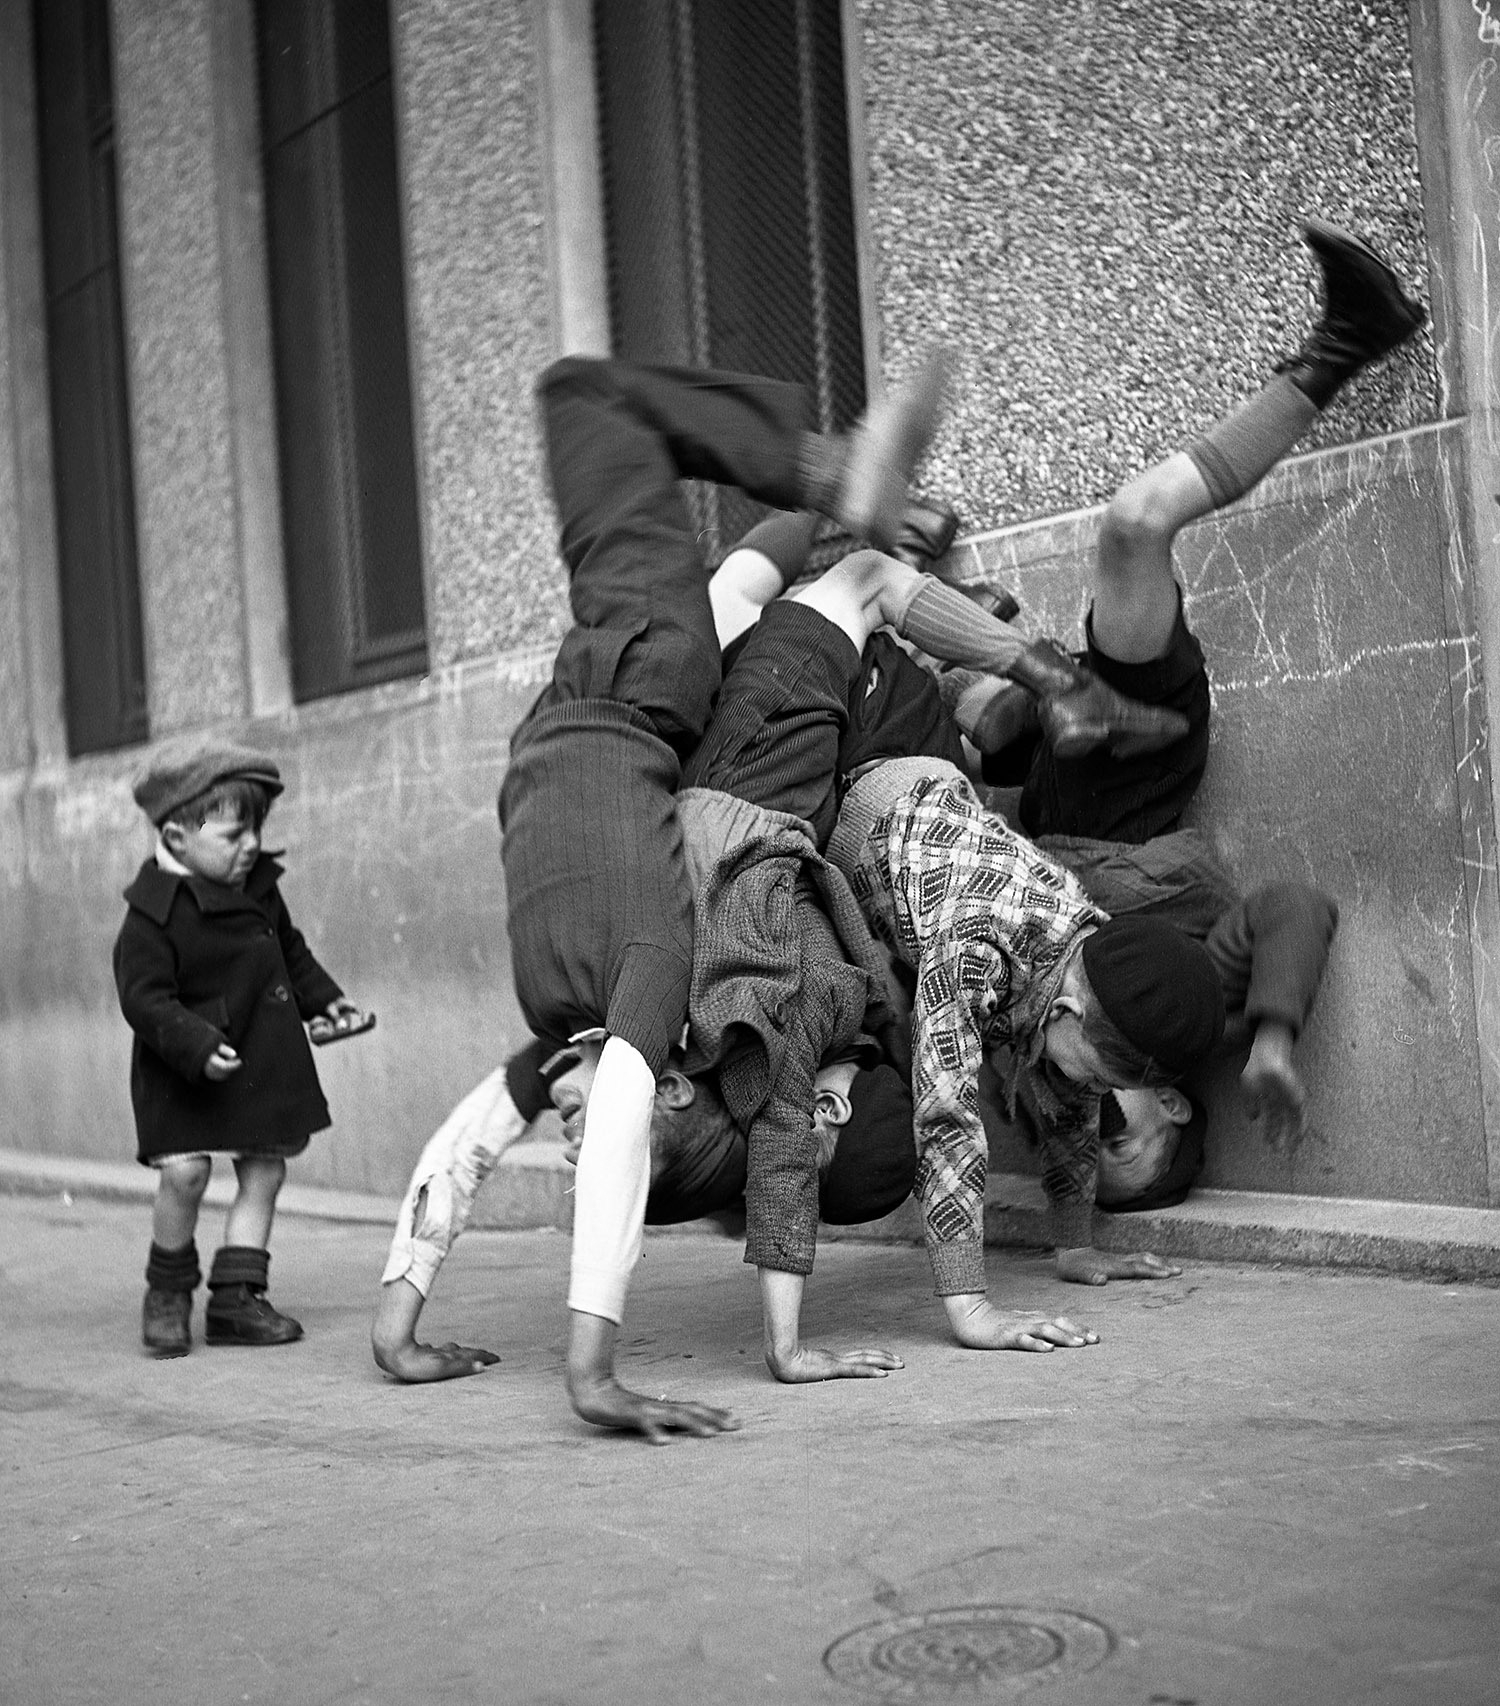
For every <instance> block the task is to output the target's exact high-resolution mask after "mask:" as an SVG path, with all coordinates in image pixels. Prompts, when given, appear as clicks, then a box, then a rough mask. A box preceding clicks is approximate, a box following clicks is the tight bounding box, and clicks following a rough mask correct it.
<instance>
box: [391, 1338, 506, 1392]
mask: <svg viewBox="0 0 1500 1706" xmlns="http://www.w3.org/2000/svg"><path fill="white" fill-rule="evenodd" d="M375 1360H376V1362H378V1363H379V1364H380V1366H381V1367H382V1368H383V1369H384V1370H385V1371H386V1373H387V1374H393V1375H395V1377H396V1379H397V1380H404V1381H407V1382H408V1383H409V1384H411V1385H413V1386H415V1385H419V1384H421V1383H422V1382H424V1381H432V1380H459V1379H462V1378H463V1376H464V1375H466V1374H478V1373H480V1371H481V1370H483V1369H486V1368H491V1367H493V1366H494V1364H495V1363H497V1362H499V1360H500V1359H499V1357H497V1356H496V1355H495V1353H494V1352H493V1351H486V1350H481V1349H480V1347H479V1346H478V1345H459V1344H455V1343H454V1342H453V1341H452V1340H451V1339H450V1340H449V1341H448V1343H447V1344H446V1345H424V1344H420V1343H418V1341H417V1340H415V1339H409V1340H407V1342H406V1343H405V1344H403V1345H392V1346H388V1347H385V1348H382V1349H379V1350H377V1351H376V1352H375Z"/></svg>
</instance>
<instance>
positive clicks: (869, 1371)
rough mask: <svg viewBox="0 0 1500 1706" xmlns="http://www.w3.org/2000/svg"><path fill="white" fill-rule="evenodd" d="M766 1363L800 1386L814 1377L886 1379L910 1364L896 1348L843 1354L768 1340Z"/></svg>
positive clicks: (788, 1380)
mask: <svg viewBox="0 0 1500 1706" xmlns="http://www.w3.org/2000/svg"><path fill="white" fill-rule="evenodd" d="M766 1367H767V1368H769V1369H770V1371H771V1373H772V1374H774V1375H775V1376H776V1378H777V1379H778V1380H781V1381H784V1382H785V1383H786V1384H787V1385H788V1386H799V1385H803V1384H806V1383H808V1382H811V1381H814V1380H872V1379H875V1380H884V1379H885V1377H886V1375H887V1374H889V1373H890V1371H891V1370H892V1369H893V1368H905V1367H906V1364H905V1363H904V1362H902V1360H901V1358H900V1357H898V1356H897V1355H896V1353H895V1352H894V1351H880V1350H867V1351H849V1352H847V1353H846V1354H845V1355H843V1356H839V1355H838V1353H837V1352H835V1351H820V1350H814V1349H813V1347H812V1346H811V1345H803V1344H795V1345H793V1346H792V1347H791V1348H790V1349H789V1350H779V1349H777V1348H776V1347H775V1346H773V1345H769V1344H768V1345H767V1346H766Z"/></svg>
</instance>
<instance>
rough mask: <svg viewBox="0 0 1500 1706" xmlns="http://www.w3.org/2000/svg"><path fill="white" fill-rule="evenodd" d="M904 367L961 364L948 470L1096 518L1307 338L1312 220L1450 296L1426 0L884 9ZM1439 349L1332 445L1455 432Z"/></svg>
mask: <svg viewBox="0 0 1500 1706" xmlns="http://www.w3.org/2000/svg"><path fill="white" fill-rule="evenodd" d="M858 13H859V18H860V22H861V35H862V43H861V51H862V59H863V68H864V85H865V91H866V104H867V124H868V130H869V144H870V152H869V180H870V221H871V227H872V240H873V244H874V249H875V254H876V267H877V279H878V303H879V318H880V328H881V337H882V343H883V350H884V366H885V371H886V374H887V376H888V377H891V378H897V377H899V376H900V375H901V374H902V373H904V372H906V371H908V370H909V369H910V367H911V366H912V365H913V363H914V362H915V360H916V359H917V358H918V356H919V355H920V354H921V353H922V352H923V351H924V350H925V349H927V348H929V347H930V346H932V345H934V344H939V343H940V344H945V345H947V346H949V347H950V348H952V349H953V350H954V351H955V352H956V355H957V358H958V361H957V374H956V383H955V386H954V400H953V407H952V410H951V413H950V416H949V419H948V422H947V424H946V425H945V427H944V429H943V431H942V434H941V436H940V438H939V441H938V444H937V446H936V448H935V451H934V453H933V456H932V457H931V459H930V462H929V466H928V472H927V483H928V484H929V485H930V486H931V487H932V488H933V489H935V490H940V491H943V492H946V493H949V494H951V496H952V497H954V498H955V499H956V500H957V501H958V502H959V504H960V506H961V508H962V511H963V514H964V516H965V519H966V521H967V522H968V523H969V524H970V525H972V526H973V527H974V528H976V529H985V528H991V527H995V526H999V525H1001V524H1003V523H1005V522H1007V521H1013V520H1016V519H1020V518H1024V517H1031V516H1040V515H1049V514H1058V513H1061V512H1066V511H1068V510H1072V509H1075V508H1078V507H1081V506H1083V505H1087V504H1092V503H1097V502H1099V501H1101V500H1102V499H1103V498H1105V497H1107V496H1108V494H1109V493H1110V491H1112V490H1113V489H1114V487H1115V486H1116V485H1117V484H1118V483H1119V482H1120V480H1121V479H1122V478H1124V477H1125V476H1126V475H1128V474H1130V473H1132V472H1133V471H1135V470H1136V469H1137V468H1140V467H1144V466H1146V465H1147V464H1148V463H1150V462H1152V461H1155V460H1156V459H1157V458H1158V457H1159V456H1161V455H1162V454H1163V453H1165V452H1166V451H1168V450H1170V449H1173V448H1175V447H1176V446H1177V445H1178V444H1180V443H1181V442H1183V441H1184V440H1185V439H1186V438H1188V437H1190V436H1191V435H1192V434H1194V433H1196V432H1197V431H1198V430H1200V429H1201V428H1202V426H1203V425H1204V424H1206V423H1207V422H1208V421H1210V420H1212V419H1213V418H1214V417H1215V416H1216V415H1217V414H1219V413H1220V412H1222V410H1223V408H1224V407H1225V405H1226V404H1228V403H1229V402H1230V401H1232V400H1234V399H1236V398H1238V397H1239V396H1241V395H1243V394H1244V392H1245V391H1246V390H1247V389H1249V388H1250V386H1251V385H1252V384H1254V383H1255V382H1256V381H1257V380H1258V378H1259V377H1260V376H1261V375H1263V374H1264V373H1265V372H1266V371H1267V370H1268V368H1269V367H1270V366H1271V365H1272V364H1273V363H1274V362H1275V361H1277V360H1279V359H1280V358H1281V357H1282V356H1284V355H1286V354H1289V353H1290V352H1291V349H1292V348H1293V347H1295V343H1296V341H1297V340H1298V339H1299V338H1300V336H1301V332H1302V329H1303V327H1304V326H1305V324H1306V322H1307V318H1308V315H1309V313H1310V311H1311V309H1312V308H1313V306H1314V304H1315V300H1316V298H1315V289H1316V274H1315V273H1314V271H1313V269H1312V268H1311V266H1310V264H1309V262H1308V258H1307V256H1306V253H1305V251H1304V250H1303V249H1302V248H1301V247H1300V244H1299V243H1298V240H1297V221H1298V220H1299V218H1301V217H1302V216H1304V215H1306V214H1310V213H1316V214H1320V215H1322V216H1324V217H1327V218H1331V219H1334V220H1338V221H1340V222H1343V223H1346V224H1353V225H1354V226H1356V227H1357V228H1358V229H1360V230H1362V231H1365V232H1368V233H1369V234H1370V235H1371V236H1372V237H1373V239H1374V240H1375V241H1376V242H1377V244H1378V245H1379V246H1380V247H1381V248H1382V249H1383V250H1385V251H1386V252H1387V253H1388V254H1389V256H1390V257H1391V259H1392V260H1393V261H1394V262H1395V263H1396V265H1397V266H1398V267H1399V268H1400V270H1401V271H1402V272H1403V273H1404V274H1405V276H1406V277H1407V279H1408V280H1409V281H1410V282H1411V283H1412V284H1413V285H1414V286H1415V287H1416V288H1417V289H1418V290H1420V291H1421V292H1422V293H1423V294H1426V289H1427V286H1426V266H1425V248H1424V239H1423V226H1422V204H1421V194H1420V186H1419V183H1418V174H1417V151H1416V133H1415V124H1414V118H1413V95H1412V80H1411V62H1410V42H1409V36H1408V25H1407V16H1406V6H1405V3H1404V0H1319V3H1318V4H1317V5H1312V6H1310V5H1307V4H1306V3H1305V0H1108V3H1099V0H1007V3H1006V4H1005V5H1003V6H998V5H997V6H981V5H973V4H969V3H968V0H859V5H858ZM1437 413H1438V406H1437V382H1436V377H1435V369H1434V364H1433V355H1432V347H1431V342H1430V339H1429V337H1428V335H1427V334H1425V333H1424V334H1423V336H1422V338H1421V340H1420V341H1419V343H1418V344H1417V345H1416V346H1415V348H1414V349H1413V350H1412V351H1411V352H1410V353H1405V354H1403V355H1402V356H1401V357H1400V358H1399V359H1398V360H1397V361H1396V362H1394V363H1392V364H1391V365H1390V366H1389V367H1388V368H1386V369H1385V370H1383V371H1382V372H1381V373H1379V374H1376V375H1372V376H1370V377H1368V378H1366V379H1362V380H1361V381H1360V383H1359V384H1358V385H1356V386H1355V387H1352V388H1351V390H1350V392H1349V393H1348V394H1347V397H1346V398H1345V399H1341V400H1340V401H1339V403H1338V405H1337V406H1336V407H1335V408H1334V409H1333V410H1331V411H1330V413H1329V415H1328V417H1327V419H1326V421H1325V422H1324V424H1323V426H1322V428H1321V432H1320V436H1319V439H1318V440H1317V442H1324V443H1339V442H1347V441H1349V440H1353V439H1357V438H1361V437H1365V436H1367V435H1369V434H1370V433H1375V432H1387V431H1391V430H1393V429H1396V428H1400V427H1406V426H1411V425H1415V424H1417V423H1418V422H1421V421H1428V420H1432V419H1435V418H1436V416H1437Z"/></svg>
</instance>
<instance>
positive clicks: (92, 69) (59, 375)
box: [33, 0, 148, 756]
mask: <svg viewBox="0 0 1500 1706" xmlns="http://www.w3.org/2000/svg"><path fill="white" fill-rule="evenodd" d="M33 18H34V24H35V43H36V87H37V120H38V146H39V153H40V156H41V203H42V259H43V267H44V271H45V279H46V283H45V293H46V315H47V368H48V383H49V389H50V402H51V414H52V467H53V483H54V497H55V502H56V510H57V553H58V573H59V580H60V586H59V593H60V604H61V610H62V653H63V685H64V701H65V707H66V717H67V738H68V750H69V752H70V753H72V754H73V755H75V756H77V755H78V754H81V753H86V752H104V751H108V750H111V749H113V748H115V747H120V746H128V745H130V744H131V743H132V742H135V741H141V740H144V739H145V738H146V736H147V733H148V720H147V705H146V654H145V642H144V637H143V631H142V626H141V592H140V572H139V567H138V564H137V557H136V525H135V490H134V486H133V484H132V476H131V460H130V408H129V399H128V392H127V389H126V369H125V326H124V318H123V315H122V313H121V307H120V252H119V216H118V204H117V179H116V165H115V119H114V88H113V78H112V75H111V69H110V39H109V9H108V5H107V3H106V0H36V4H35V6H34V8H33Z"/></svg>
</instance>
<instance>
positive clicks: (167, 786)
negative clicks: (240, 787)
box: [131, 734, 282, 824]
mask: <svg viewBox="0 0 1500 1706" xmlns="http://www.w3.org/2000/svg"><path fill="white" fill-rule="evenodd" d="M231 781H233V782H259V783H260V785H261V786H262V787H263V788H264V789H265V790H266V791H267V792H268V793H269V794H270V795H271V797H272V798H273V799H274V798H275V797H276V795H277V794H279V793H280V792H281V789H282V782H281V771H280V769H279V768H278V766H277V763H276V760H275V759H274V758H272V757H270V756H269V754H267V753H264V752H256V751H255V750H254V749H253V748H252V747H248V746H237V745H236V744H235V743H234V742H233V741H229V740H225V739H224V738H223V736H222V735H211V734H190V735H173V736H172V737H171V739H169V740H164V741H163V742H162V743H161V745H160V746H158V747H156V748H155V749H154V750H153V751H152V753H151V754H150V756H149V757H148V758H147V759H146V762H145V763H144V764H143V765H142V766H141V768H140V769H139V770H138V771H137V772H136V773H135V776H134V777H133V778H132V779H131V791H132V793H134V795H135V803H136V804H137V805H138V806H139V807H140V808H141V810H142V811H143V812H145V814H146V816H147V817H149V818H150V819H151V821H152V823H155V824H162V823H165V822H166V821H167V819H168V818H169V817H170V816H171V815H172V813H173V812H174V811H176V810H177V808H178V807H179V806H185V805H186V804H187V803H188V801H189V800H195V799H197V797H198V795H199V794H204V793H207V792H208V790H209V789H210V788H212V787H213V785H214V784H215V783H216V782H231Z"/></svg>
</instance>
